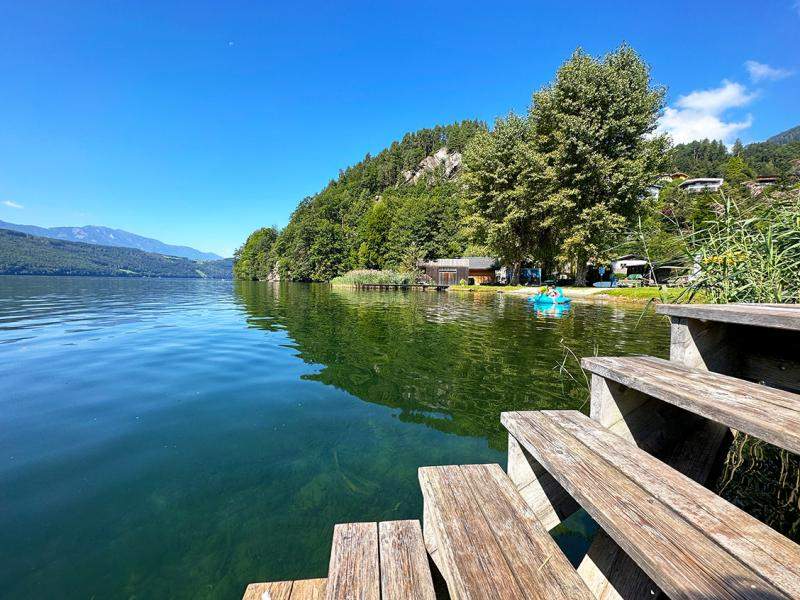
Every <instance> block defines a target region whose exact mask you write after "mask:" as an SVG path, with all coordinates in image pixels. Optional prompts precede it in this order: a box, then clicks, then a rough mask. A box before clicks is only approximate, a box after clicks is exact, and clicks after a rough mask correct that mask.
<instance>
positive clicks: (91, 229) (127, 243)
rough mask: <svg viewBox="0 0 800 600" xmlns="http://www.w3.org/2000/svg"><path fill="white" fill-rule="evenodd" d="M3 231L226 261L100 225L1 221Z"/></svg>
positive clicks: (190, 249) (0, 225)
mask: <svg viewBox="0 0 800 600" xmlns="http://www.w3.org/2000/svg"><path fill="white" fill-rule="evenodd" d="M0 229H11V230H12V231H20V232H22V233H27V234H29V235H35V236H39V237H46V238H52V239H57V240H64V241H67V242H82V243H84V244H96V245H100V246H114V247H117V248H135V249H137V250H142V251H144V252H155V253H157V254H164V255H166V256H179V257H181V258H188V259H189V260H219V259H221V258H222V257H221V256H219V255H218V254H214V253H213V252H202V251H200V250H196V249H195V248H190V247H189V246H174V245H172V244H165V243H164V242H161V241H159V240H155V239H153V238H147V237H144V236H141V235H136V234H135V233H130V232H128V231H123V230H122V229H111V228H109V227H100V226H97V225H87V226H85V227H37V226H36V225H18V224H16V223H8V222H6V221H0Z"/></svg>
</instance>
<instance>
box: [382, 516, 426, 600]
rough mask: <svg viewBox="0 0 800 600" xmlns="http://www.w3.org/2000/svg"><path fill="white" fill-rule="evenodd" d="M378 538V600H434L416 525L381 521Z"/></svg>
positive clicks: (420, 535) (418, 527)
mask: <svg viewBox="0 0 800 600" xmlns="http://www.w3.org/2000/svg"><path fill="white" fill-rule="evenodd" d="M378 535H379V538H380V563H381V598H382V600H434V599H435V598H436V593H435V592H434V589H433V580H432V579H431V572H430V568H429V567H428V556H427V554H426V552H425V543H424V542H423V540H422V528H421V527H420V525H419V521H384V522H382V523H381V524H380V525H379V527H378Z"/></svg>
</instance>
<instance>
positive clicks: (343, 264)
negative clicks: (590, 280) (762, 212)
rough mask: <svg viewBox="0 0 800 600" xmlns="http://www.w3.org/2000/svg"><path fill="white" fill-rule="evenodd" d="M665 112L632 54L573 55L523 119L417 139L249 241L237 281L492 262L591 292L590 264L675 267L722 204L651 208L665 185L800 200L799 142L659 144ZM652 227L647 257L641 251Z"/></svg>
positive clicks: (705, 201) (702, 199) (702, 198)
mask: <svg viewBox="0 0 800 600" xmlns="http://www.w3.org/2000/svg"><path fill="white" fill-rule="evenodd" d="M663 99H664V89H663V88H661V87H658V86H656V85H654V84H653V83H652V81H651V79H650V73H649V68H648V66H647V65H646V64H645V63H644V61H642V59H641V58H640V57H639V56H638V55H637V54H636V52H634V51H633V50H632V49H631V48H630V47H628V46H622V47H620V48H619V49H618V50H616V51H615V52H612V53H610V54H608V55H606V56H603V57H600V58H595V57H592V56H589V55H587V54H586V53H584V52H582V51H580V50H578V51H576V52H575V53H574V54H573V55H572V57H570V59H569V60H568V61H566V62H565V63H564V64H563V65H562V66H561V67H560V68H559V70H558V72H557V73H556V77H555V79H554V81H553V83H551V84H550V85H548V86H546V87H544V88H542V89H541V90H539V91H537V92H536V93H535V94H534V95H533V99H532V102H531V105H530V108H529V110H528V112H527V113H526V114H523V115H516V114H513V113H512V114H509V115H508V116H507V117H503V118H500V119H497V121H496V122H495V123H494V124H493V126H492V127H491V128H489V127H487V126H486V125H485V124H484V123H482V122H479V121H463V122H461V123H456V124H453V125H447V126H436V127H434V128H431V129H423V130H420V131H418V132H415V133H410V134H407V135H405V136H404V137H403V139H402V140H400V141H398V142H394V143H392V144H391V146H390V147H389V148H386V149H385V150H383V151H382V152H380V153H379V154H377V155H376V156H370V155H367V156H366V157H365V158H364V160H362V161H361V162H359V163H358V164H356V165H354V166H352V167H350V168H348V169H346V170H344V171H342V172H340V174H339V176H338V178H337V179H336V180H334V181H331V182H330V183H329V184H328V185H327V186H326V187H325V189H323V190H322V191H321V192H319V193H318V194H316V195H314V196H310V197H308V198H305V199H304V200H303V201H302V202H301V203H300V205H299V206H298V207H297V209H296V210H295V212H294V213H293V214H292V217H291V219H290V221H289V223H288V225H287V226H286V227H285V228H284V229H283V230H280V231H279V230H277V229H276V228H266V229H263V228H262V229H259V230H257V231H255V232H254V233H253V234H252V235H251V236H250V237H249V238H248V240H247V241H246V242H245V244H244V245H243V246H242V247H241V248H239V250H237V252H236V256H235V266H234V275H235V277H237V278H239V279H267V278H278V277H279V278H281V279H290V280H297V281H328V280H330V279H332V278H333V277H336V276H338V275H341V274H342V273H344V272H346V271H348V270H351V269H388V268H391V269H395V270H399V271H405V272H408V271H411V270H413V269H414V266H415V265H416V264H417V262H418V261H419V260H420V259H431V258H437V257H448V256H463V255H480V254H487V255H492V256H496V257H498V258H500V259H501V261H502V262H503V264H506V265H510V266H513V267H515V270H518V269H519V267H520V266H521V265H522V264H523V263H537V264H539V265H541V266H542V267H543V270H544V272H545V273H547V274H553V273H556V272H558V271H560V270H566V271H568V272H571V273H574V274H575V275H576V281H577V283H582V282H583V281H585V277H586V274H587V267H586V265H587V262H590V263H594V264H598V263H600V262H606V261H608V259H609V258H611V257H613V256H614V255H615V254H618V253H619V252H621V251H623V249H626V250H630V251H639V252H641V251H645V250H647V252H648V253H653V254H655V255H656V257H655V258H656V259H659V260H662V261H664V262H669V261H672V260H677V259H678V258H679V257H678V256H677V255H678V254H680V252H679V248H678V246H679V241H680V240H681V239H683V238H684V237H685V234H686V232H687V231H693V230H694V229H696V228H698V227H700V226H701V225H702V224H703V223H704V222H705V221H706V220H707V219H709V218H713V217H714V215H716V214H718V213H719V211H720V206H721V201H720V198H719V197H718V195H711V194H693V195H690V194H686V193H684V192H682V191H680V190H679V189H678V188H677V183H674V184H671V185H668V186H666V188H665V189H664V190H663V191H662V193H661V197H660V198H658V199H653V198H652V197H650V196H648V195H647V193H646V190H647V189H648V187H649V186H650V185H652V184H653V183H656V182H657V181H658V180H659V177H660V175H661V174H663V173H669V172H676V171H680V172H684V173H686V174H687V175H688V176H690V177H703V176H705V177H712V176H716V177H724V178H725V180H726V185H725V190H726V191H728V192H730V194H729V196H731V197H733V198H734V199H736V198H739V199H741V200H742V202H743V203H744V204H747V202H748V199H749V198H750V196H751V194H750V193H749V192H748V191H747V189H745V187H744V186H743V185H742V184H744V183H745V182H746V181H748V180H751V179H753V178H754V177H756V176H761V175H774V176H778V177H779V178H780V181H779V185H778V186H776V187H775V189H774V190H770V192H769V193H768V194H765V195H763V196H762V197H761V200H762V202H763V201H764V200H765V199H766V198H767V197H770V196H771V195H772V193H773V192H776V191H785V190H787V189H789V188H791V187H793V186H795V185H796V183H797V176H798V171H799V170H800V163H798V159H800V141H797V140H795V137H796V136H794V135H793V133H792V132H793V130H790V131H788V132H785V134H780V135H779V136H776V137H775V138H772V141H769V142H763V143H755V144H749V145H747V146H744V145H742V144H741V143H740V142H738V141H737V143H736V144H734V145H733V146H732V147H731V148H730V149H728V148H727V147H726V145H725V144H724V143H723V142H722V141H715V140H703V141H696V142H691V143H689V144H679V145H677V146H674V147H673V146H671V145H670V143H669V140H668V139H667V138H666V137H665V136H663V135H658V134H657V133H656V126H657V122H658V118H659V116H660V115H661V112H662V110H663V108H664V102H663ZM642 223H644V226H645V227H649V232H650V234H652V235H653V236H654V237H653V243H652V247H651V248H647V249H644V248H642V243H641V231H642ZM636 229H638V230H639V234H637V233H636V231H635V230H636Z"/></svg>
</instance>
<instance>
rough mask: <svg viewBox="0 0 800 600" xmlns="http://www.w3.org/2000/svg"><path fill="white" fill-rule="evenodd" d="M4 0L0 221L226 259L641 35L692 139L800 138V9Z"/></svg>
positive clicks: (520, 105)
mask: <svg viewBox="0 0 800 600" xmlns="http://www.w3.org/2000/svg"><path fill="white" fill-rule="evenodd" d="M290 4H293V3H287V2H237V1H225V2H222V1H220V2H204V1H202V0H196V1H194V2H168V1H159V2H155V1H150V2H142V1H137V2H120V1H110V0H106V1H102V2H92V1H86V0H85V1H81V2H72V1H70V2H38V1H36V0H26V1H24V2H19V1H17V0H13V1H12V0H0V86H1V87H0V219H2V220H6V221H13V222H17V223H26V224H34V225H41V226H55V225H87V224H92V225H106V226H110V227H118V228H121V229H126V230H128V231H132V232H135V233H138V234H141V235H147V236H152V237H155V238H158V239H161V240H162V241H165V242H168V243H176V244H187V245H191V246H194V247H196V248H199V249H202V250H210V251H214V252H217V253H220V254H223V255H230V254H231V253H232V251H233V249H234V248H235V247H236V246H238V245H239V244H240V243H241V242H242V241H243V240H244V238H245V237H246V236H247V234H248V233H249V232H250V231H251V230H253V229H254V228H256V227H259V226H263V225H270V224H277V225H284V224H285V223H286V222H287V221H288V218H289V215H290V214H291V211H292V210H293V208H294V207H295V206H296V204H297V202H298V201H299V200H301V199H302V198H303V197H304V196H306V195H309V194H312V193H314V192H315V191H317V190H319V189H320V188H321V187H322V186H323V185H325V183H326V182H327V181H328V180H329V179H330V178H332V177H335V176H336V174H337V173H338V170H339V169H340V168H342V167H344V166H346V165H349V164H352V163H354V162H356V161H358V160H359V159H361V158H362V157H363V156H364V154H365V153H366V152H373V153H375V152H377V151H379V150H380V149H381V148H383V147H384V146H386V145H387V144H389V143H390V142H391V141H392V140H394V139H397V138H399V137H401V136H402V134H403V133H404V132H407V131H412V130H415V129H419V128H422V127H426V126H431V125H434V124H436V123H442V124H444V123H448V122H452V121H455V120H460V119H464V118H480V119H484V120H487V121H492V120H493V119H494V118H495V117H497V116H499V115H503V114H505V113H507V112H508V111H509V110H515V111H523V110H525V109H526V107H527V105H528V103H529V100H530V95H531V93H532V92H533V91H534V90H535V89H536V88H538V87H540V86H541V85H543V84H545V83H547V82H548V81H550V80H551V79H552V77H553V74H554V72H555V70H556V69H557V67H558V65H559V64H560V63H561V62H563V61H564V60H565V59H566V58H568V56H569V55H570V53H571V52H572V51H573V50H574V49H575V47H577V46H581V47H583V48H584V49H586V50H587V51H589V52H591V53H592V54H597V55H599V54H603V53H605V52H608V51H610V50H612V49H613V48H615V47H616V46H617V45H619V44H620V43H621V42H623V41H626V42H628V43H630V44H631V45H632V46H633V47H634V48H636V49H637V50H638V51H639V52H640V53H641V54H642V56H643V57H644V58H645V60H647V61H648V63H650V65H651V66H652V73H653V78H654V81H655V82H657V83H659V84H663V85H666V86H667V87H668V90H669V91H668V105H669V108H668V110H667V111H666V114H665V116H664V119H663V121H662V125H663V127H664V128H665V130H667V131H669V132H670V133H671V134H672V135H673V137H674V138H675V139H676V140H678V141H685V140H687V139H692V138H695V137H703V136H706V135H707V136H710V137H724V138H725V139H726V141H728V142H731V141H733V139H735V138H736V137H737V136H738V137H741V138H742V139H743V140H744V141H745V142H749V141H757V140H762V139H764V138H766V137H769V136H770V135H772V134H774V133H777V132H779V131H782V130H784V129H787V128H789V127H793V126H795V125H798V124H800V50H798V40H799V39H800V0H785V1H782V0H772V1H769V2H758V3H754V2H747V3H745V2H717V1H711V2H702V3H701V2H696V1H693V2H672V3H669V4H664V3H655V2H638V3H634V2H608V3H606V6H604V7H599V3H597V2H570V3H568V4H569V5H568V6H567V5H566V4H567V3H561V2H552V1H551V2H546V3H545V2H527V3H509V2H501V1H495V2H492V3H469V2H467V3H456V4H453V3H445V2H438V3H410V2H397V3H393V2H380V3H378V2H363V3H351V2H324V3H323V2H320V3H316V2H306V3H297V4H296V5H294V6H289V5H290Z"/></svg>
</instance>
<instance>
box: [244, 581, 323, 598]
mask: <svg viewBox="0 0 800 600" xmlns="http://www.w3.org/2000/svg"><path fill="white" fill-rule="evenodd" d="M326 582H327V580H326V579H300V580H297V581H273V582H270V583H251V584H250V585H248V586H247V589H246V590H245V591H244V596H242V600H324V598H325V584H326Z"/></svg>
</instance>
